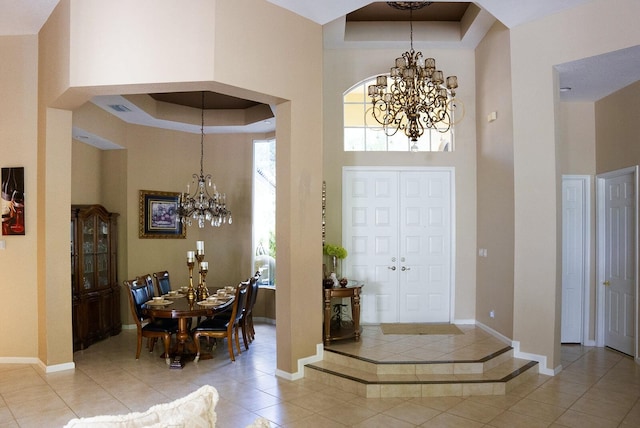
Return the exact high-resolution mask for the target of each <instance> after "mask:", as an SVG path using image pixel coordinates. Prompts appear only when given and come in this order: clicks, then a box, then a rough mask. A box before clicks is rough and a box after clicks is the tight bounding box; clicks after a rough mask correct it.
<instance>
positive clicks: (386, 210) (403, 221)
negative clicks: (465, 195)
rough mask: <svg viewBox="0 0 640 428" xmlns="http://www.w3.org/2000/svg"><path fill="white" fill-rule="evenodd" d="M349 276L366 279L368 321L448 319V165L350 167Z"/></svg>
mask: <svg viewBox="0 0 640 428" xmlns="http://www.w3.org/2000/svg"><path fill="white" fill-rule="evenodd" d="M343 178H344V181H343V187H344V189H343V222H344V223H343V234H344V235H343V236H344V245H345V247H346V248H347V250H348V251H349V257H347V259H346V260H345V261H346V263H345V266H343V268H344V270H345V275H346V276H347V277H349V276H351V277H352V278H357V279H362V280H364V282H365V287H364V288H363V290H362V291H363V293H362V301H361V314H362V321H363V323H370V324H377V323H388V322H447V321H449V318H450V306H451V305H450V303H451V302H450V297H449V296H450V290H451V289H450V287H451V278H450V274H449V272H450V269H451V256H450V253H451V236H452V233H451V208H450V204H451V197H450V193H451V190H450V186H451V184H450V173H449V172H448V171H426V170H421V171H398V170H395V171H389V170H387V171H381V170H373V171H372V170H345V172H344V175H343Z"/></svg>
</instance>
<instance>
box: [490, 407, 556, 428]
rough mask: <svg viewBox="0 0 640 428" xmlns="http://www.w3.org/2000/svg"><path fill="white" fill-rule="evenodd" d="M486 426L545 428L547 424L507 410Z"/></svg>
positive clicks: (499, 427) (497, 427)
mask: <svg viewBox="0 0 640 428" xmlns="http://www.w3.org/2000/svg"><path fill="white" fill-rule="evenodd" d="M488 426H491V427H495V428H545V427H548V426H549V422H546V421H543V420H540V419H536V418H534V417H532V416H527V415H522V414H520V413H515V412H511V411H509V410H507V411H506V412H503V413H500V414H499V415H498V416H496V417H495V418H493V419H492V420H491V421H490V422H489V423H488Z"/></svg>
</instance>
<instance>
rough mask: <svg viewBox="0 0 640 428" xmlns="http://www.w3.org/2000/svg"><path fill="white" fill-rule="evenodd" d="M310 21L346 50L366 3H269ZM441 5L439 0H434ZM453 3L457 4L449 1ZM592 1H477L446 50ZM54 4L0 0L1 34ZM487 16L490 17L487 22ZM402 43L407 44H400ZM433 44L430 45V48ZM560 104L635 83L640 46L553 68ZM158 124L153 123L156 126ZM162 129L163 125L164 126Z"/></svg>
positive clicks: (52, 0)
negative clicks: (466, 33) (350, 22)
mask: <svg viewBox="0 0 640 428" xmlns="http://www.w3.org/2000/svg"><path fill="white" fill-rule="evenodd" d="M268 1H269V2H271V3H273V4H275V5H278V6H281V7H283V8H285V9H288V10H290V11H292V12H294V13H296V14H298V15H301V16H303V17H305V18H307V19H309V20H311V21H313V22H316V23H318V24H321V25H323V26H325V34H326V36H325V44H331V47H332V48H348V47H353V44H350V45H349V46H347V44H346V43H344V40H342V41H338V40H337V39H336V38H335V37H336V36H335V34H333V35H332V32H334V33H335V31H338V32H339V31H341V30H343V29H344V21H345V19H344V17H345V15H346V14H347V13H349V12H351V11H353V10H356V9H359V8H361V7H363V6H365V5H367V4H369V3H371V0H322V1H318V0H268ZM435 1H444V0H435ZM448 1H457V0H448ZM590 1H593V0H476V1H474V3H475V4H476V5H477V6H479V7H480V8H481V9H483V15H482V16H483V19H481V20H479V23H478V24H477V27H476V29H475V31H474V32H473V34H472V37H469V38H467V40H460V41H459V42H457V44H452V43H451V42H447V44H446V45H443V46H446V47H447V48H451V49H455V48H463V49H466V48H474V47H475V46H474V44H477V42H478V41H479V40H480V39H481V38H482V37H483V36H484V34H485V33H486V31H487V30H488V27H489V26H490V23H491V22H492V20H493V19H494V18H495V19H497V20H498V21H500V22H502V23H503V24H504V25H505V26H507V27H509V28H513V27H515V26H518V25H520V24H523V23H526V22H529V21H532V20H535V19H539V18H541V17H544V16H547V15H550V14H554V13H557V12H559V11H562V10H565V9H568V8H571V7H575V6H578V5H580V4H583V3H588V2H590ZM58 2H59V0H0V36H2V35H23V34H37V32H38V31H39V30H40V28H41V27H42V25H43V24H44V23H45V22H46V20H47V18H48V17H49V15H50V14H51V12H52V11H53V9H54V7H55V6H56V5H57V4H58ZM487 17H489V18H490V19H487ZM388 43H389V41H380V40H378V41H377V42H376V41H375V40H367V42H366V43H361V44H360V45H359V46H358V47H366V46H369V47H379V46H381V45H383V46H385V47H388V46H389V44H388ZM403 43H404V44H406V41H404V42H403ZM433 44H435V42H432V45H433ZM557 69H558V71H559V76H560V87H571V88H572V89H571V91H568V92H562V93H561V99H562V100H564V101H596V100H598V99H600V98H602V97H604V96H606V95H609V94H611V93H613V92H615V91H617V90H619V89H621V88H623V87H625V86H627V85H629V84H631V83H633V82H636V81H638V80H640V47H638V46H636V47H632V48H628V49H624V50H621V51H617V52H612V53H608V54H605V55H600V56H597V57H592V58H584V59H581V60H579V61H574V62H571V63H567V64H559V65H558V66H557ZM156 125H157V124H156ZM165 125H166V124H165Z"/></svg>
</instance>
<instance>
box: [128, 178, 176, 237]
mask: <svg viewBox="0 0 640 428" xmlns="http://www.w3.org/2000/svg"><path fill="white" fill-rule="evenodd" d="M179 197H180V193H176V192H157V191H154V190H140V204H139V205H140V207H139V208H140V231H139V234H138V236H139V237H140V238H183V239H184V238H186V237H187V230H186V228H185V227H183V225H182V223H181V222H180V219H179V218H178V198H179Z"/></svg>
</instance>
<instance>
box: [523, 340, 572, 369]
mask: <svg viewBox="0 0 640 428" xmlns="http://www.w3.org/2000/svg"><path fill="white" fill-rule="evenodd" d="M511 346H513V356H514V357H516V358H523V359H526V360H533V361H537V362H538V363H539V364H538V371H539V372H540V374H543V375H547V376H555V375H557V374H558V373H560V372H561V371H562V364H561V365H559V366H558V367H556V368H553V369H550V368H548V367H547V356H546V355H539V354H531V353H529V352H522V351H520V342H519V341H518V340H514V341H513V342H512V345H511Z"/></svg>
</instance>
